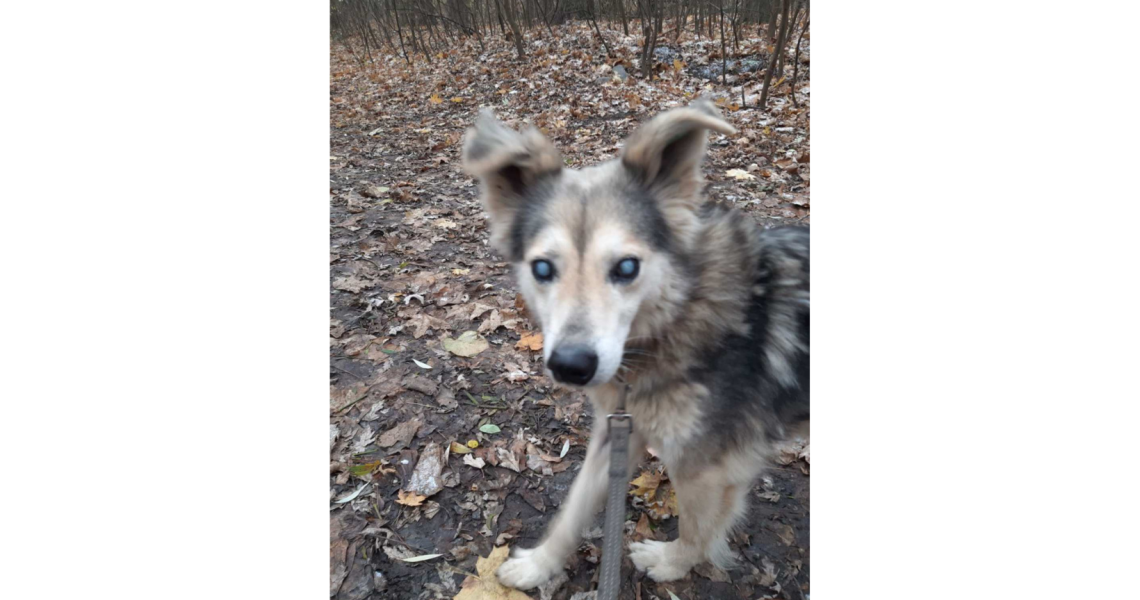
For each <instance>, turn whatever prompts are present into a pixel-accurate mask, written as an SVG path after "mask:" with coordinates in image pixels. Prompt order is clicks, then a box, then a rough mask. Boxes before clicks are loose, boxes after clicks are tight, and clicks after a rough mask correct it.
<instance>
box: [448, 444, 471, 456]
mask: <svg viewBox="0 0 1140 600" xmlns="http://www.w3.org/2000/svg"><path fill="white" fill-rule="evenodd" d="M451 453H452V454H470V453H471V448H468V447H467V446H464V445H463V444H460V443H459V442H451Z"/></svg>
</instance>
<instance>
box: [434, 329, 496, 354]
mask: <svg viewBox="0 0 1140 600" xmlns="http://www.w3.org/2000/svg"><path fill="white" fill-rule="evenodd" d="M489 346H490V344H489V343H488V342H487V338H485V337H483V336H481V335H479V333H478V332H475V331H464V332H463V333H461V334H460V335H459V337H457V338H455V339H452V338H443V347H444V348H445V349H446V350H447V351H448V352H450V353H452V354H454V355H456V356H462V357H465V358H470V357H472V356H475V355H476V354H479V353H480V352H482V351H484V350H486V349H487V348H488V347H489Z"/></svg>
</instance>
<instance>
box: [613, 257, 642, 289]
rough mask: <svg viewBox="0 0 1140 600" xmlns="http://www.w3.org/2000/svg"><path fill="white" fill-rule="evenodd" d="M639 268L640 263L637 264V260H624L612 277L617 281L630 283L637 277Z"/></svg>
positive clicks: (616, 266)
mask: <svg viewBox="0 0 1140 600" xmlns="http://www.w3.org/2000/svg"><path fill="white" fill-rule="evenodd" d="M639 268H640V263H638V262H637V259H636V258H623V259H621V260H620V261H618V264H617V265H615V266H614V270H613V275H612V276H613V278H614V280H615V281H619V282H622V283H629V282H630V281H633V280H634V278H636V277H637V271H638V270H639Z"/></svg>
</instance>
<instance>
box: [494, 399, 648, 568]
mask: <svg viewBox="0 0 1140 600" xmlns="http://www.w3.org/2000/svg"><path fill="white" fill-rule="evenodd" d="M595 423H596V426H595V430H594V432H593V435H592V436H591V438H590V445H589V446H587V448H586V460H585V462H583V463H582V470H581V471H579V472H578V476H577V477H575V478H574V483H573V485H571V486H570V494H569V495H568V496H567V497H566V501H565V502H563V503H562V508H561V510H559V512H558V516H557V517H555V519H554V522H553V523H552V524H551V525H550V528H549V529H547V531H546V537H544V538H543V540H542V543H540V544H539V545H538V546H536V547H535V548H531V549H522V548H517V549H515V551H514V553H513V556H512V557H511V558H510V559H508V560H507V562H505V563H503V565H502V566H501V567H499V570H498V571H496V575H497V576H498V578H499V581H501V582H502V583H504V584H506V585H509V586H511V587H513V588H516V589H520V590H527V589H530V588H533V587H536V586H539V585H542V584H543V583H546V582H547V581H548V580H549V579H550V578H552V577H554V576H555V575H556V574H558V571H560V570H561V569H562V567H563V566H564V565H565V564H566V559H567V558H569V556H570V553H571V552H573V551H574V550H575V549H577V548H578V544H579V542H581V539H582V531H583V530H584V529H585V528H586V527H587V526H589V525H590V523H591V522H592V521H593V518H594V514H595V513H597V512H598V508H599V507H600V505H601V503H602V499H603V498H605V495H606V482H607V473H608V471H609V466H610V445H609V439H608V438H609V436H608V429H607V424H606V421H605V419H604V417H603V418H601V419H597V420H596V421H595ZM644 450H645V441H644V438H643V437H642V436H640V435H638V434H637V432H636V431H635V432H634V433H633V434H631V435H630V437H629V457H630V460H629V470H630V472H631V473H632V471H633V469H635V468H636V467H637V464H638V463H639V462H640V460H641V458H642V454H643V452H644Z"/></svg>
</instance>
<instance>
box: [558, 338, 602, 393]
mask: <svg viewBox="0 0 1140 600" xmlns="http://www.w3.org/2000/svg"><path fill="white" fill-rule="evenodd" d="M547 366H548V367H550V372H551V373H554V378H555V379H557V380H558V381H561V382H562V383H570V384H574V385H586V384H587V383H589V382H590V380H591V379H593V378H594V372H595V371H597V370H598V355H597V353H595V352H594V351H593V350H592V349H591V348H589V347H587V346H559V347H557V348H555V349H554V352H552V353H551V354H550V361H549V362H548V363H547Z"/></svg>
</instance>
